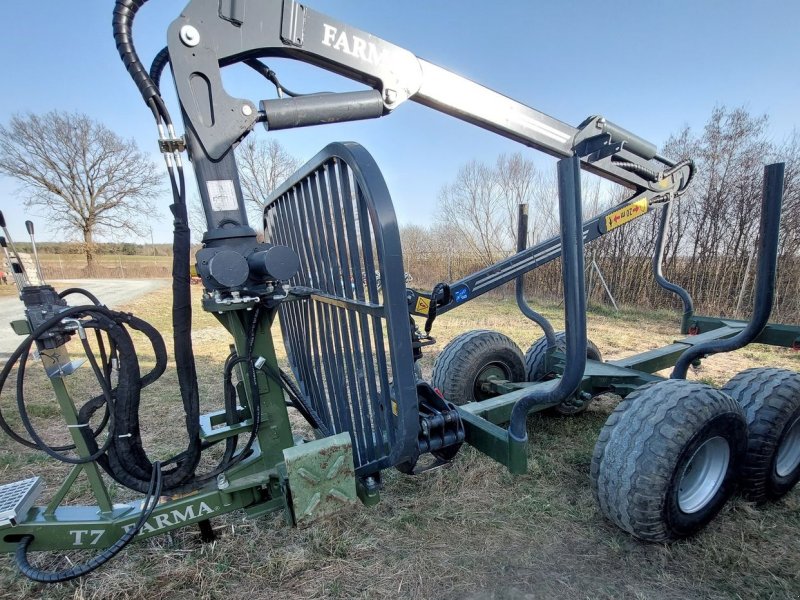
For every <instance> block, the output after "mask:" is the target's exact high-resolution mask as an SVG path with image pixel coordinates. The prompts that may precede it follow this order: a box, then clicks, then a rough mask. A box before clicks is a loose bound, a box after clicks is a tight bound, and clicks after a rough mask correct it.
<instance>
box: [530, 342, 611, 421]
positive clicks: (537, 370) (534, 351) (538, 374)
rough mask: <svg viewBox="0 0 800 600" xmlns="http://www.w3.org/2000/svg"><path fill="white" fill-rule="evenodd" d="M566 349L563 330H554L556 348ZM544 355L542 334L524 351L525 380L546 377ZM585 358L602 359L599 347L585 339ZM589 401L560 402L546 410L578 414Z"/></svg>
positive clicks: (584, 408) (540, 379) (564, 413)
mask: <svg viewBox="0 0 800 600" xmlns="http://www.w3.org/2000/svg"><path fill="white" fill-rule="evenodd" d="M566 349H567V339H566V334H565V333H564V332H563V331H558V332H556V350H558V351H559V352H565V351H566ZM546 356H547V338H546V337H544V336H543V337H540V338H539V339H538V340H536V341H535V342H533V344H531V347H530V348H528V351H527V352H526V353H525V380H526V381H542V380H544V379H545V378H546V377H547V375H548V373H547V372H546V371H545V362H544V360H545V358H546ZM586 358H588V359H590V360H597V361H600V362H602V361H603V355H602V354H601V353H600V349H599V348H598V347H597V346H596V345H595V344H594V343H593V342H592V341H591V340H586ZM589 402H590V400H584V401H581V402H579V403H571V402H562V403H561V404H559V405H558V406H554V407H553V408H551V409H549V410H548V412H553V413H556V414H559V415H565V416H572V415H578V414H580V413H582V412H583V411H585V410H586V409H587V408H589Z"/></svg>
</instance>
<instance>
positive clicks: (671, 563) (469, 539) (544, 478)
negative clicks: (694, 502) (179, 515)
mask: <svg viewBox="0 0 800 600" xmlns="http://www.w3.org/2000/svg"><path fill="white" fill-rule="evenodd" d="M198 292H199V290H195V293H196V294H197V293H198ZM168 303H169V293H168V292H167V291H164V292H159V293H156V294H153V295H150V296H148V297H143V298H140V299H138V300H137V301H136V302H134V303H132V304H130V305H128V306H126V307H125V308H126V310H129V311H131V312H133V313H135V314H137V315H138V316H140V317H142V318H144V319H146V320H148V321H150V322H151V323H153V324H154V325H156V326H157V327H158V328H159V329H160V330H161V331H162V332H163V334H164V337H165V338H166V339H167V344H168V346H169V345H170V342H169V337H170V335H169V333H170V331H169V330H170V323H169V309H168ZM195 305H196V306H199V302H197V303H196V304H195ZM541 308H542V310H543V311H544V312H545V314H546V315H547V316H548V317H552V318H553V320H554V323H555V324H556V326H559V325H561V324H562V319H561V316H560V309H559V308H558V307H556V306H544V307H541ZM475 328H489V329H496V330H499V331H502V332H504V333H506V334H508V335H509V336H511V337H512V338H513V339H514V340H515V341H516V342H517V343H518V344H519V345H520V346H521V347H522V348H523V349H524V348H526V347H527V345H529V344H530V343H531V342H532V341H533V339H534V338H535V337H538V332H536V331H535V330H534V328H533V327H532V326H531V325H530V324H529V323H527V322H526V321H525V320H524V319H523V318H521V317H520V316H519V314H518V312H517V309H516V307H515V306H514V305H513V304H512V303H511V302H509V301H501V300H493V299H485V300H478V301H475V302H472V303H470V304H468V305H465V306H464V307H462V308H460V309H458V310H456V311H452V312H450V313H448V314H446V315H443V316H442V317H440V318H439V319H437V321H436V325H435V328H434V334H435V335H436V337H437V338H438V339H439V343H438V344H437V346H435V347H434V348H433V349H432V350H429V351H428V352H427V354H426V356H425V358H424V359H423V363H422V366H423V373H424V375H425V376H426V377H429V376H430V373H431V367H432V365H433V358H434V357H435V353H436V352H437V351H438V350H440V349H441V348H442V347H443V345H444V343H446V342H447V341H448V340H449V339H452V338H453V337H454V336H455V335H457V334H458V333H461V332H462V331H464V330H466V329H475ZM677 328H678V318H677V316H676V315H675V314H671V313H666V312H663V313H649V314H648V313H645V312H641V311H635V310H624V311H622V312H620V313H619V314H616V313H611V312H608V311H607V310H605V309H596V310H593V311H592V312H591V314H590V315H589V329H590V337H591V339H592V340H593V341H594V342H595V343H596V344H597V345H598V346H599V347H600V349H601V350H602V351H603V353H604V356H605V358H619V357H623V356H626V355H629V354H631V353H634V352H637V351H642V350H646V349H649V348H655V347H658V346H660V345H663V344H666V343H669V342H671V341H672V340H673V339H675V337H677V336H676V331H677ZM194 337H195V341H196V346H195V351H196V354H197V360H198V374H199V376H200V377H201V381H200V389H201V395H202V396H203V398H204V399H205V400H204V404H205V406H206V408H210V407H212V406H216V404H217V403H216V402H215V401H213V400H215V399H217V398H219V397H220V396H221V391H220V390H221V384H220V381H219V373H220V368H221V367H220V366H221V364H222V360H223V359H224V354H225V349H226V347H227V339H226V336H225V334H224V332H223V330H222V328H221V327H219V326H217V325H216V321H215V320H214V319H213V318H212V317H211V316H209V315H206V314H204V313H201V312H200V311H199V310H198V311H197V313H196V315H195V331H194ZM278 352H279V357H280V359H281V360H282V361H283V360H284V359H285V355H284V353H283V347H282V345H281V344H280V343H278ZM151 361H152V357H151V356H147V355H146V353H145V355H144V356H143V366H144V368H146V367H147V365H148V362H151ZM758 365H774V366H783V367H787V368H791V369H796V370H797V369H798V368H799V367H800V355H799V354H796V353H793V352H790V351H786V350H781V349H771V348H767V347H763V346H751V347H749V348H747V349H744V350H742V351H739V352H736V353H734V354H733V355H730V356H726V357H715V358H712V359H709V360H707V361H705V362H704V364H703V366H702V367H701V368H700V369H699V370H698V371H697V372H694V373H692V374H691V377H692V378H695V379H702V380H703V381H706V382H710V383H714V384H717V385H721V384H723V383H724V382H725V381H726V380H727V379H728V378H729V377H730V376H732V375H733V374H734V373H736V372H738V371H740V370H742V369H745V368H748V367H751V366H758ZM37 370H38V369H37ZM83 376H84V375H80V376H79V377H83ZM79 377H76V379H79ZM31 379H32V381H31V386H32V389H37V390H44V389H45V388H44V387H43V382H42V381H41V378H39V379H38V380H35V379H36V378H34V377H33V375H32V377H31ZM175 380H176V377H175V372H174V368H173V369H170V370H169V371H168V372H167V374H166V375H165V376H164V377H163V378H162V380H161V381H159V382H157V383H156V384H154V385H153V386H151V387H150V388H148V389H147V392H146V398H145V399H144V401H143V403H142V409H141V414H142V423H143V437H144V440H145V444H146V447H147V448H148V451H151V452H153V453H163V452H166V451H167V450H169V449H170V448H172V449H176V450H177V449H178V448H180V447H181V441H182V440H180V439H177V440H176V438H180V436H179V435H178V434H177V433H176V431H175V429H173V428H172V425H171V424H170V423H174V426H175V427H176V428H180V427H181V426H180V421H181V418H182V417H180V416H179V415H180V408H179V406H180V401H179V394H178V391H177V388H176V383H175ZM1 402H2V406H3V407H4V412H11V411H10V406H9V403H13V398H9V397H8V396H7V395H6V394H4V395H3V397H2V399H1ZM32 405H33V406H34V411H35V414H36V415H37V416H38V421H37V422H38V424H39V425H40V426H41V427H43V428H46V427H47V423H52V421H53V419H52V417H53V416H55V415H57V410H56V409H55V408H54V405H53V404H52V403H51V402H50V401H49V400H48V396H47V395H46V394H44V393H43V392H42V394H41V395H40V397H39V399H37V400H35V401H33V402H32ZM613 406H614V400H613V398H610V397H604V399H603V400H601V401H597V402H595V403H593V404H592V406H591V407H590V408H589V410H588V411H587V412H586V413H584V414H583V415H581V416H578V417H573V418H554V417H544V416H533V417H531V419H530V421H529V436H530V439H531V443H530V448H529V452H530V455H529V465H530V468H529V472H528V473H527V474H526V475H524V476H520V477H512V476H510V475H509V474H508V473H507V472H506V471H504V469H503V468H501V467H500V466H499V465H497V464H496V463H494V462H493V461H491V460H489V459H487V458H485V457H483V456H482V455H480V454H478V453H477V452H475V451H473V450H472V449H470V448H466V449H464V450H462V452H461V453H460V455H459V456H458V458H457V459H456V461H455V463H454V464H453V465H452V467H450V468H447V469H442V470H438V471H433V472H429V473H426V474H423V475H421V476H418V477H408V476H404V475H401V474H400V473H397V472H395V471H387V472H386V473H385V489H384V491H383V493H382V501H381V503H380V504H379V505H378V506H376V507H373V508H365V507H363V506H359V507H358V508H356V509H354V510H352V511H350V512H348V513H346V514H342V515H340V516H338V517H336V518H333V519H331V520H328V521H326V522H323V523H318V524H316V525H313V526H311V527H308V528H305V529H290V528H287V527H286V526H285V525H284V524H283V522H282V520H281V518H280V517H272V518H262V519H257V520H253V521H250V520H245V519H244V517H243V515H241V514H237V513H233V514H231V515H228V516H227V517H224V518H220V519H217V520H216V521H215V523H214V525H215V527H216V529H217V533H218V534H219V539H218V540H217V541H216V542H214V543H213V544H208V545H203V544H201V543H200V540H199V536H198V533H197V530H196V529H195V528H191V527H188V528H184V529H182V530H179V531H178V532H176V533H174V534H172V535H168V536H162V537H159V538H155V539H153V540H150V541H145V542H141V543H138V544H134V545H132V546H130V547H129V548H128V549H127V550H126V551H124V552H123V554H122V555H120V556H119V557H118V558H117V559H115V560H114V561H113V562H112V563H110V564H109V565H107V566H106V567H104V568H102V569H101V570H100V571H98V572H96V573H95V574H93V575H91V576H89V577H88V578H86V579H85V580H83V581H78V582H74V583H69V584H63V585H57V586H52V587H42V586H40V585H37V584H33V583H31V582H29V581H28V580H26V579H25V578H23V577H22V576H20V575H18V574H17V573H16V570H15V567H14V565H13V560H12V557H2V558H0V595H2V597H6V598H134V597H142V598H164V599H166V598H231V597H233V598H254V599H255V598H276V599H277V598H280V599H302V598H370V599H371V598H377V599H384V598H385V599H389V598H414V599H422V598H425V599H428V598H429V599H439V598H442V599H450V598H453V599H455V598H468V599H479V598H490V599H495V600H501V599H508V600H517V599H519V600H521V599H533V598H632V599H651V598H654V599H662V598H676V599H677V598H720V599H721V598H748V599H749V598H774V599H779V598H798V597H800V575H798V569H797V564H798V559H800V492H798V491H794V492H792V493H791V494H789V495H788V496H787V497H786V498H785V499H784V500H783V501H781V502H779V503H777V504H774V505H771V506H767V507H764V508H756V507H754V506H753V505H751V504H749V503H747V502H744V501H742V500H741V499H735V500H733V501H732V502H730V503H729V504H728V506H727V507H726V508H725V509H724V510H723V512H722V514H721V515H720V516H719V517H718V518H717V519H716V520H715V521H714V522H713V523H712V524H711V526H710V527H709V528H708V529H707V530H706V531H705V532H703V533H702V534H701V535H699V536H697V537H695V538H694V539H691V540H688V541H683V542H679V543H676V544H673V545H670V546H662V545H646V544H642V543H639V542H637V541H635V540H633V539H632V538H630V537H629V536H627V535H626V534H624V533H622V532H621V531H619V530H617V529H616V528H615V527H614V526H612V525H610V524H609V523H608V522H606V521H605V520H604V519H603V518H602V517H601V515H600V514H599V512H598V511H597V509H596V507H595V505H594V501H593V499H592V496H591V492H590V490H589V483H588V479H589V477H588V471H589V461H590V458H591V453H592V449H593V445H594V440H595V437H596V434H597V431H598V430H599V428H600V427H601V426H602V424H603V422H604V421H605V419H606V418H607V416H608V414H609V413H610V411H611V410H612V409H613ZM181 430H182V429H181ZM0 464H1V465H2V478H1V480H2V481H3V482H5V481H11V480H16V479H20V478H22V477H25V476H29V475H33V474H38V475H42V476H44V477H45V479H46V481H47V482H48V483H49V486H48V490H49V491H50V492H52V489H53V487H54V486H56V485H57V484H58V483H60V481H61V479H62V478H63V476H64V473H65V469H64V468H63V467H61V466H58V465H54V464H52V461H49V460H47V459H45V458H43V457H40V456H39V455H37V454H35V453H32V452H27V451H25V450H24V449H21V448H19V447H18V446H15V445H13V444H12V443H10V442H9V441H8V440H7V439H5V438H4V439H3V440H2V441H0ZM85 558H86V556H85V555H84V554H77V555H76V556H73V557H72V559H73V560H85ZM39 560H40V564H46V565H49V566H53V565H55V564H59V565H61V566H64V565H65V564H67V563H65V562H63V561H62V562H58V561H53V560H52V559H46V558H41V559H39ZM42 561H43V562H42Z"/></svg>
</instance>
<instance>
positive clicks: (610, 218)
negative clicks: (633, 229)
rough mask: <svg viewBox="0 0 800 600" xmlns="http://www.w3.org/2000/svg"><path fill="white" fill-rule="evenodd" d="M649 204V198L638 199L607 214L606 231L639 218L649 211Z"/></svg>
mask: <svg viewBox="0 0 800 600" xmlns="http://www.w3.org/2000/svg"><path fill="white" fill-rule="evenodd" d="M647 208H648V204H647V198H642V199H641V200H637V201H636V202H633V203H631V204H628V206H624V207H622V208H620V209H619V210H615V211H614V212H612V213H609V214H607V215H606V231H611V230H612V229H616V228H617V227H620V226H622V225H625V223H630V222H631V221H633V220H634V219H638V218H639V217H641V216H642V215H644V214H645V213H646V212H647Z"/></svg>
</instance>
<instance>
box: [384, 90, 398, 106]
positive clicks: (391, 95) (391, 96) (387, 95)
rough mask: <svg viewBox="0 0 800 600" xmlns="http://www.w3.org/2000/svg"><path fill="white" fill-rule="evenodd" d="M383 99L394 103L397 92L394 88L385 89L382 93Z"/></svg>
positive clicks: (388, 102)
mask: <svg viewBox="0 0 800 600" xmlns="http://www.w3.org/2000/svg"><path fill="white" fill-rule="evenodd" d="M383 99H384V100H385V101H386V103H387V104H394V103H395V101H396V100H397V92H395V91H394V90H386V91H385V92H384V93H383Z"/></svg>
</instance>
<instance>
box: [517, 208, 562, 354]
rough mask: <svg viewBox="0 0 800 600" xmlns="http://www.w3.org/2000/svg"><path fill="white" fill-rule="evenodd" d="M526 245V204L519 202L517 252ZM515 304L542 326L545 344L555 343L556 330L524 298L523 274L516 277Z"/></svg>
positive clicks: (552, 345) (551, 344) (552, 344)
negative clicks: (545, 339)
mask: <svg viewBox="0 0 800 600" xmlns="http://www.w3.org/2000/svg"><path fill="white" fill-rule="evenodd" d="M527 245H528V205H527V204H520V205H519V213H518V215H517V253H519V252H522V251H523V250H525V248H526V246H527ZM516 298H517V306H518V307H519V309H520V311H522V314H523V315H525V316H526V317H528V318H529V319H530V320H531V321H533V322H534V323H536V324H537V325H538V326H539V327H541V328H542V332H543V333H544V337H545V338H547V346H548V347H550V348H553V347H554V346H555V345H556V332H555V330H554V329H553V326H552V325H551V324H550V321H548V320H547V318H546V317H545V316H544V315H543V314H540V313H538V312H536V311H535V310H533V308H531V306H530V305H529V304H528V302H527V301H526V300H525V276H524V275H520V276H519V277H517V283H516Z"/></svg>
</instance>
